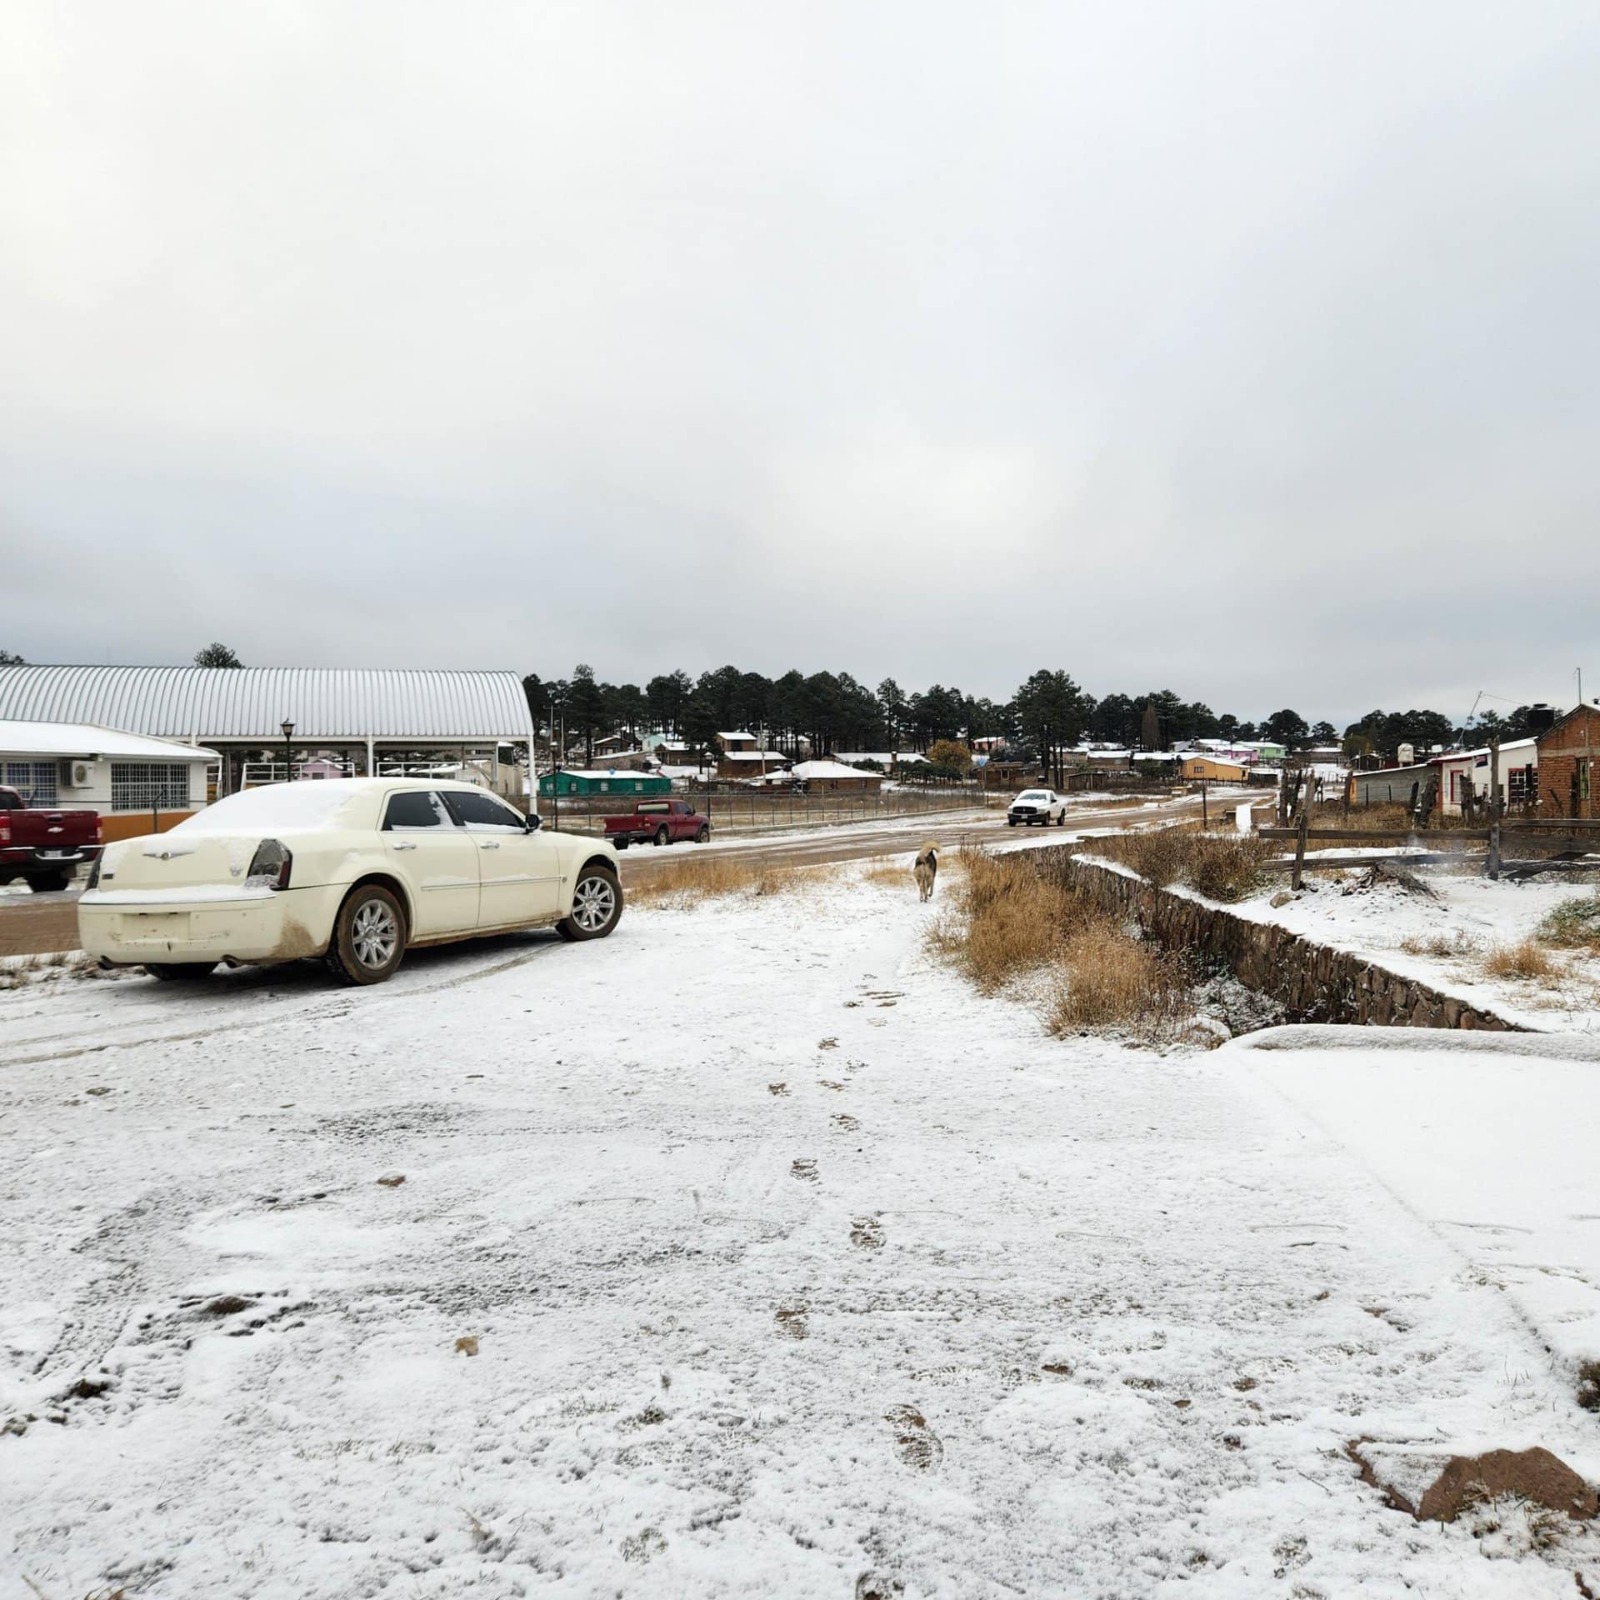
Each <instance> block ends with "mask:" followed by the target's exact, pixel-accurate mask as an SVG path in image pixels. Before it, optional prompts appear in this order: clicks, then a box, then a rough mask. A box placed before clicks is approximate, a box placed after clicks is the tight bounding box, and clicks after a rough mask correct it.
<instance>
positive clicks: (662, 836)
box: [656, 828, 672, 845]
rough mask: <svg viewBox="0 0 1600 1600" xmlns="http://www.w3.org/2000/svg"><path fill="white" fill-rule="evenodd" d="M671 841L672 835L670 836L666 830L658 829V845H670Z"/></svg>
mask: <svg viewBox="0 0 1600 1600" xmlns="http://www.w3.org/2000/svg"><path fill="white" fill-rule="evenodd" d="M671 840H672V835H671V834H669V833H668V832H667V830H666V829H665V828H657V829H656V843H657V844H658V845H663V844H669V843H670V842H671Z"/></svg>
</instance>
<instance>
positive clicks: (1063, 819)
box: [1056, 811, 1067, 828]
mask: <svg viewBox="0 0 1600 1600" xmlns="http://www.w3.org/2000/svg"><path fill="white" fill-rule="evenodd" d="M1066 825H1067V813H1066V812H1065V811H1063V812H1062V813H1061V815H1060V816H1059V817H1057V818H1056V826H1057V827H1058V828H1064V827H1066Z"/></svg>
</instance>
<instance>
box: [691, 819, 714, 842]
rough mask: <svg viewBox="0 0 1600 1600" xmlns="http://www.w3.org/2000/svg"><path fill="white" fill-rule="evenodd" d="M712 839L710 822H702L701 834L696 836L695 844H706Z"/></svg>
mask: <svg viewBox="0 0 1600 1600" xmlns="http://www.w3.org/2000/svg"><path fill="white" fill-rule="evenodd" d="M710 838H711V824H710V823H709V822H702V823H701V824H700V831H699V833H697V834H696V835H695V836H694V842H695V843H696V844H705V843H706V842H707V841H708V840H709V839H710Z"/></svg>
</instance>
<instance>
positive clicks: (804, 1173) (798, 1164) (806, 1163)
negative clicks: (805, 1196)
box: [789, 1157, 817, 1183]
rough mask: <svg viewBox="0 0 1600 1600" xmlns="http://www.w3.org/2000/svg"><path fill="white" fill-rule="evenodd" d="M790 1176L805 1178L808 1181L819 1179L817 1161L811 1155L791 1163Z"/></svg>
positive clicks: (812, 1181) (813, 1181)
mask: <svg viewBox="0 0 1600 1600" xmlns="http://www.w3.org/2000/svg"><path fill="white" fill-rule="evenodd" d="M789 1176H790V1177H791V1178H803V1179H804V1180H805V1181H806V1182H807V1183H815V1182H816V1181H817V1163H816V1162H815V1161H814V1160H812V1159H811V1158H810V1157H800V1158H799V1159H797V1160H795V1161H792V1162H790V1163H789Z"/></svg>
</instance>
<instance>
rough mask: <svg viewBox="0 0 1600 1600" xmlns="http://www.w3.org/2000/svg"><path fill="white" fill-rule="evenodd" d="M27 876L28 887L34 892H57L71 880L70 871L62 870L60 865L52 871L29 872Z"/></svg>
mask: <svg viewBox="0 0 1600 1600" xmlns="http://www.w3.org/2000/svg"><path fill="white" fill-rule="evenodd" d="M27 877H28V887H29V888H30V889H31V890H33V892H34V893H35V894H58V893H59V892H60V891H61V890H63V889H65V888H66V886H67V885H68V883H70V882H71V881H72V875H71V873H68V872H63V871H62V870H61V868H60V867H57V868H55V870H54V871H52V872H30V873H29V874H28V875H27Z"/></svg>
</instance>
